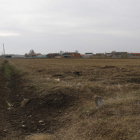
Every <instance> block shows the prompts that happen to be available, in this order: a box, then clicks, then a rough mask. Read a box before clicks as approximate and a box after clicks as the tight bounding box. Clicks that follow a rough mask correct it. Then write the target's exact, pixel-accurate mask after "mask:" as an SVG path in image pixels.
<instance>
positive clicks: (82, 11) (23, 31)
mask: <svg viewBox="0 0 140 140" xmlns="http://www.w3.org/2000/svg"><path fill="white" fill-rule="evenodd" d="M3 43H4V45H5V49H6V53H9V54H11V53H12V54H13V53H14V54H25V53H26V52H29V51H30V50H31V49H34V51H35V52H40V53H42V54H47V53H55V52H59V51H60V50H63V51H75V50H78V51H79V52H80V53H85V52H93V53H99V52H103V53H104V52H111V51H127V52H140V0H0V44H1V45H0V46H1V47H0V48H1V49H0V53H1V52H2V45H3Z"/></svg>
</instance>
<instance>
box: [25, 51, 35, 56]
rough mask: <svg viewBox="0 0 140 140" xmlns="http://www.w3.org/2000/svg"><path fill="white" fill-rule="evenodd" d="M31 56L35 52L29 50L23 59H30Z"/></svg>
mask: <svg viewBox="0 0 140 140" xmlns="http://www.w3.org/2000/svg"><path fill="white" fill-rule="evenodd" d="M33 54H35V51H34V50H30V51H29V53H25V57H31V56H32V55H33Z"/></svg>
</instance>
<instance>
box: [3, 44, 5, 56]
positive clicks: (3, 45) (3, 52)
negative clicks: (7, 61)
mask: <svg viewBox="0 0 140 140" xmlns="http://www.w3.org/2000/svg"><path fill="white" fill-rule="evenodd" d="M3 54H4V58H5V49H4V43H3Z"/></svg>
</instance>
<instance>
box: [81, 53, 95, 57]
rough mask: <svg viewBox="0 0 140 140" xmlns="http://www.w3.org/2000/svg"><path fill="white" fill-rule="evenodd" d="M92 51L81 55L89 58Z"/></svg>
mask: <svg viewBox="0 0 140 140" xmlns="http://www.w3.org/2000/svg"><path fill="white" fill-rule="evenodd" d="M92 55H93V53H91V52H89V53H85V56H83V58H89V57H90V56H92Z"/></svg>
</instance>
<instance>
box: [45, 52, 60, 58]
mask: <svg viewBox="0 0 140 140" xmlns="http://www.w3.org/2000/svg"><path fill="white" fill-rule="evenodd" d="M56 56H61V55H60V54H59V53H49V54H47V58H55V57H56Z"/></svg>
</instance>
